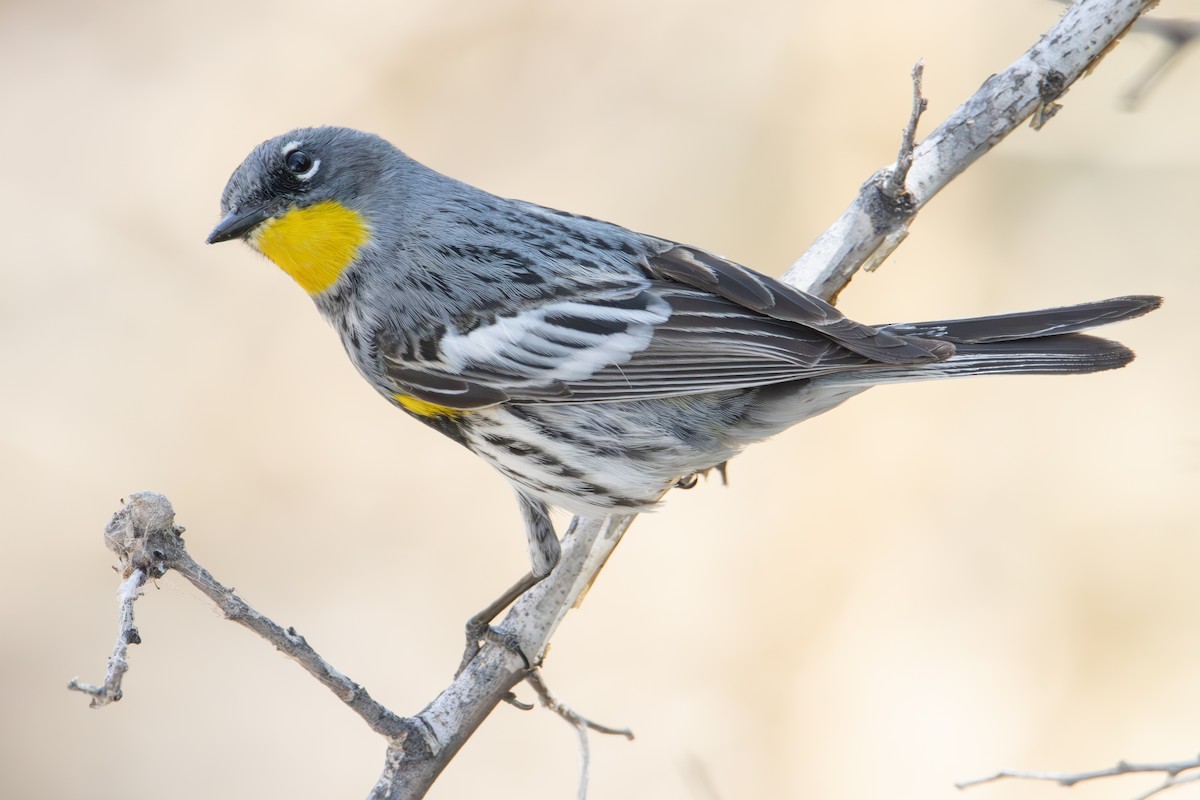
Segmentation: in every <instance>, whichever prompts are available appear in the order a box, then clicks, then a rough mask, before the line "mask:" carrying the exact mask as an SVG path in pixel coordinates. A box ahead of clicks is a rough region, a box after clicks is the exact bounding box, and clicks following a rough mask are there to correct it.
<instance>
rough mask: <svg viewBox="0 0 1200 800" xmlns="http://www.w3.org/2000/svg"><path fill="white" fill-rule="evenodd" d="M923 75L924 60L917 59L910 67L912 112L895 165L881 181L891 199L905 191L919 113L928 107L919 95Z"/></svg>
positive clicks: (915, 140) (919, 119) (900, 195)
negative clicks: (885, 178)
mask: <svg viewBox="0 0 1200 800" xmlns="http://www.w3.org/2000/svg"><path fill="white" fill-rule="evenodd" d="M924 77H925V62H924V61H923V60H922V61H918V62H917V63H916V64H914V65H913V68H912V83H913V97H912V101H913V102H912V114H911V115H909V118H908V124H907V125H905V126H904V135H903V136H902V137H901V139H900V154H899V155H898V156H896V166H895V168H894V169H893V170H892V172H891V174H890V175H888V177H887V180H885V181H884V182H883V193H884V194H885V195H887V196H888V197H890V198H892V199H893V200H899V199H900V198H901V197H902V196H903V195H904V193H905V187H904V183H905V181H907V180H908V170H909V168H911V167H912V162H913V148H914V147H915V146H916V142H917V123H919V122H920V121H921V115H922V114H924V113H925V109H926V108H928V107H929V101H928V100H926V99H925V98H924V97H922V96H921V79H922V78H924Z"/></svg>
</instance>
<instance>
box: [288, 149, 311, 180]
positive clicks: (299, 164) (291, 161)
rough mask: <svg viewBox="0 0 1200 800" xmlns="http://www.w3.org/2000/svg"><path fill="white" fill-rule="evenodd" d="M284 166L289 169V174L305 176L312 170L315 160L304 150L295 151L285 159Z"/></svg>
mask: <svg viewBox="0 0 1200 800" xmlns="http://www.w3.org/2000/svg"><path fill="white" fill-rule="evenodd" d="M283 164H284V166H286V167H287V168H288V172H291V173H292V174H294V175H303V174H304V173H306V172H308V171H309V170H310V169H312V165H313V160H312V159H311V158H309V156H308V153H306V152H304V151H303V150H293V151H292V152H290V153H288V154H287V155H286V156H284V157H283Z"/></svg>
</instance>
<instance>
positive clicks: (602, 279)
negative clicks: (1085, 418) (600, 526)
mask: <svg viewBox="0 0 1200 800" xmlns="http://www.w3.org/2000/svg"><path fill="white" fill-rule="evenodd" d="M221 215H222V218H221V220H220V222H219V223H218V224H217V225H216V227H215V228H214V229H213V231H212V232H211V234H209V236H208V239H207V241H208V242H209V243H215V242H223V241H228V240H234V239H241V240H243V241H244V242H245V243H247V244H248V245H250V246H251V247H252V248H253V249H255V250H257V251H258V252H260V253H261V254H262V255H264V256H266V257H267V259H269V260H270V261H272V262H274V263H275V264H276V265H278V266H279V267H280V268H281V269H282V270H283V271H284V272H285V273H287V274H288V275H289V276H291V277H292V278H293V279H294V280H295V282H296V283H298V284H299V285H300V287H301V288H303V289H304V291H305V292H307V293H308V294H309V296H310V297H311V298H312V300H313V302H314V303H315V305H316V307H317V309H318V311H319V312H320V314H321V315H322V316H323V317H324V318H325V319H326V320H327V321H328V322H329V323H331V324H332V326H333V328H334V329H335V330H336V332H337V334H338V335H339V336H340V338H341V341H342V344H343V345H344V347H345V350H346V353H347V355H348V356H349V358H350V360H351V361H352V362H353V364H354V366H355V367H356V368H357V369H358V371H359V373H361V375H362V377H363V378H365V379H366V381H367V382H368V383H369V384H370V385H371V386H372V387H373V388H374V389H375V390H376V391H377V392H378V393H379V394H380V395H382V396H383V398H384V399H385V400H387V401H388V402H389V403H391V404H392V405H394V406H396V407H397V408H399V409H400V410H402V411H404V412H406V413H407V414H408V415H410V416H412V417H415V418H417V419H418V420H420V421H421V422H423V423H425V424H426V425H429V426H431V427H432V428H434V429H436V430H437V431H439V432H441V433H442V434H444V435H446V436H447V437H449V438H450V439H452V440H453V441H455V442H457V443H458V444H460V445H463V446H465V447H466V448H467V449H469V450H471V451H472V452H473V453H475V454H476V455H478V456H480V457H482V458H483V459H484V460H485V461H486V462H487V463H489V464H490V465H491V466H492V467H494V468H495V469H496V470H498V471H499V472H500V473H501V475H503V477H504V478H506V479H507V481H508V482H509V483H510V484H511V485H512V487H513V489H514V490H515V493H516V497H517V505H518V508H519V510H520V515H521V518H522V520H523V524H524V529H525V534H526V542H527V545H528V550H529V559H530V570H529V572H528V573H527V574H526V575H524V576H522V577H521V578H520V579H519V580H518V581H517V582H516V583H515V584H514V585H513V586H512V587H511V588H510V589H509V590H508V591H506V592H505V593H504V594H503V595H501V596H500V597H499V598H497V600H496V601H495V602H494V603H492V604H490V605H489V606H488V607H487V608H486V609H484V610H483V611H482V612H480V614H478V615H476V616H475V617H473V618H472V620H471V621H470V622H469V623H468V626H467V639H468V651H469V652H470V651H471V647H470V645H471V642H472V641H474V642H476V643H478V641H479V637H480V636H481V635H482V631H483V630H484V629H486V627H487V624H488V623H489V622H490V620H491V619H493V618H494V616H495V615H496V614H498V613H499V612H500V611H502V610H503V608H504V607H506V606H507V605H508V604H509V603H511V602H512V601H513V600H515V599H516V598H517V597H519V596H520V595H521V594H523V593H524V592H525V591H527V590H528V589H529V588H531V587H532V586H534V585H536V584H537V583H538V582H539V581H540V580H542V579H543V578H545V577H546V576H547V575H548V574H550V572H551V571H552V570H553V568H554V566H555V564H556V563H557V562H558V560H559V556H560V544H559V539H558V536H557V534H556V532H555V529H554V526H553V524H552V522H551V518H550V510H551V508H560V509H564V510H566V511H568V512H570V513H572V514H575V515H578V516H582V517H593V518H595V517H605V516H609V515H612V514H634V513H639V512H643V511H648V510H652V509H654V508H655V507H656V506H658V505H659V503H660V501H661V500H662V498H663V496H664V495H665V494H666V493H667V492H668V491H669V490H670V489H672V488H674V487H676V486H688V485H689V484H691V483H694V481H695V476H696V475H700V474H705V473H707V472H708V471H709V470H712V469H714V468H721V469H722V470H723V469H724V465H725V464H726V463H727V462H728V461H729V460H730V459H731V458H733V457H734V456H736V455H737V454H738V453H739V452H741V451H742V450H743V449H744V448H745V447H747V446H748V445H751V444H753V443H755V442H759V441H762V440H764V439H767V438H769V437H771V436H773V435H775V434H777V433H779V432H781V431H783V430H785V429H787V428H789V427H791V426H792V425H795V424H797V423H799V422H802V421H804V420H806V419H809V418H811V417H813V416H816V415H818V414H821V413H824V412H826V411H828V410H830V409H832V408H834V407H836V406H838V405H840V404H841V403H843V402H845V401H846V400H848V399H850V398H851V397H853V396H855V395H858V394H860V393H862V392H863V391H865V390H866V389H869V388H871V387H872V386H877V385H880V384H888V383H899V382H908V381H922V380H932V379H941V378H953V377H970V376H976V375H1012V374H1071V373H1089V372H1097V371H1100V370H1108V369H1115V368H1118V367H1123V366H1125V365H1126V364H1128V363H1129V362H1130V361H1131V360H1132V359H1133V353H1132V352H1131V351H1130V350H1129V349H1128V348H1126V347H1125V346H1123V345H1121V344H1119V343H1116V342H1113V341H1109V340H1106V339H1102V338H1098V337H1095V336H1092V335H1088V334H1086V333H1082V332H1083V331H1085V330H1087V329H1090V328H1093V327H1097V326H1100V325H1106V324H1109V323H1114V322H1119V321H1122V320H1127V319H1131V318H1133V317H1137V316H1140V315H1142V314H1145V313H1147V312H1149V311H1152V310H1153V309H1155V308H1158V307H1159V305H1160V303H1161V298H1159V297H1155V296H1149V295H1136V296H1126V297H1116V298H1112V299H1107V300H1101V301H1096V302H1088V303H1081V304H1078V305H1073V306H1067V307H1062V308H1052V309H1043V310H1037V311H1027V312H1019V313H1008V314H999V315H994V316H984V317H976V318H967V319H951V320H940V321H933V322H914V323H890V324H882V325H866V324H862V323H859V322H855V321H853V320H851V319H849V318H847V317H846V316H845V315H844V314H842V313H841V312H840V311H839V310H838V309H836V308H835V307H834V306H832V305H831V304H829V303H827V302H825V301H824V300H822V299H820V298H818V297H815V296H813V295H810V294H807V293H805V292H803V291H800V290H798V289H795V288H792V287H791V286H788V285H786V284H784V283H783V282H781V281H779V280H776V279H774V278H771V277H768V276H767V275H764V274H761V273H759V272H756V271H754V270H752V269H750V268H748V267H745V266H742V265H741V264H738V263H736V262H734V261H731V260H729V259H726V258H723V257H721V256H719V255H717V254H715V253H713V252H711V251H708V250H705V249H703V248H700V247H695V246H691V245H686V244H681V243H677V242H673V241H670V240H667V239H663V238H660V237H657V236H650V235H646V234H642V233H637V232H635V231H633V230H630V229H627V228H624V227H621V226H619V225H616V224H613V223H610V222H605V221H602V220H599V219H594V218H591V217H587V216H582V215H578V214H571V213H567V212H565V211H559V210H555V209H552V208H547V207H544V206H540V205H536V204H533V203H529V202H525V201H521V200H513V199H506V198H503V197H499V196H496V195H493V194H491V193H489V192H486V191H484V190H482V189H479V188H476V187H474V186H471V185H469V184H466V183H463V182H460V181H458V180H455V179H453V178H450V177H447V176H445V175H442V174H440V173H438V172H436V171H434V170H433V169H431V168H429V167H426V166H424V165H423V164H421V163H419V162H417V161H416V160H414V159H412V158H410V157H409V156H407V155H405V154H404V153H403V152H402V151H400V150H399V149H398V148H396V147H395V146H393V145H392V144H390V143H389V142H388V141H386V140H385V139H383V138H381V137H379V136H377V135H374V134H371V133H364V132H361V131H357V130H353V129H350V128H343V127H330V126H324V127H312V128H299V129H296V130H292V131H289V132H287V133H284V134H282V135H280V136H276V137H274V138H271V139H268V140H267V141H265V142H263V143H261V144H259V145H258V146H257V147H255V148H254V149H253V150H252V151H251V152H250V154H249V155H248V156H247V157H246V158H245V160H244V161H243V162H242V163H241V165H240V166H238V167H237V169H236V170H234V172H233V174H232V175H231V177H230V178H229V181H228V183H227V184H226V186H225V189H224V191H223V193H222V195H221ZM466 660H467V658H466V657H464V664H465V663H466Z"/></svg>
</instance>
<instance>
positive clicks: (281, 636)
mask: <svg viewBox="0 0 1200 800" xmlns="http://www.w3.org/2000/svg"><path fill="white" fill-rule="evenodd" d="M183 530H184V529H183V528H182V527H181V526H179V525H176V524H175V510H174V509H173V508H172V507H171V503H170V501H169V500H167V498H165V497H163V496H162V495H160V494H154V493H153V492H138V493H136V494H132V495H130V496H129V499H128V501H127V502H126V503H125V504H124V506H123V507H122V508H121V509H120V510H119V511H118V512H117V513H116V514H114V515H113V518H112V520H111V521H110V522H109V524H108V526H107V527H106V528H105V530H104V539H105V543H106V544H107V545H108V548H109V549H110V550H112V551H113V552H114V553H116V554H117V558H118V559H119V561H120V567H121V572H122V574H123V575H124V576H125V582H124V583H123V584H121V593H120V594H121V612H120V625H121V632H120V636H119V638H118V641H117V647H116V649H115V650H114V651H113V656H112V658H110V659H109V674H108V677H106V678H105V681H104V684H103V685H102V686H100V687H95V686H89V685H87V684H82V683H80V682H79V681H77V680H72V681H71V682H70V683H69V684H68V688H71V689H75V690H77V691H82V692H87V693H88V694H90V695H92V706H93V707H97V706H101V705H105V704H107V703H109V702H115V701H117V700H119V699H121V677H122V676H123V675H124V673H125V672H126V671H127V670H128V669H129V664H128V661H127V660H126V658H125V652H126V648H127V645H129V644H137V643H139V642H141V637H140V636H139V634H138V632H137V628H136V627H134V623H133V602H134V600H135V599H137V596H138V594H139V589H140V588H141V586H142V585H143V584H144V583H145V582H146V580H147V579H148V578H150V577H154V578H158V577H161V576H162V575H164V574H166V572H167V571H169V570H175V571H176V572H178V573H179V574H180V575H182V576H183V577H184V578H186V579H187V580H188V581H189V582H191V583H192V585H194V586H196V587H197V588H198V589H200V591H201V592H203V593H204V594H205V595H206V596H207V597H208V598H209V599H210V600H212V601H213V602H214V603H216V605H217V607H218V608H220V609H221V610H222V611H223V612H224V613H225V617H226V618H227V619H231V620H233V621H235V622H237V623H239V624H241V625H244V626H246V627H247V628H249V629H250V630H252V631H254V632H255V633H257V634H258V635H259V636H261V637H263V638H264V639H266V640H267V641H269V642H270V643H271V644H273V645H275V647H276V648H277V649H279V650H280V651H282V652H283V653H284V654H286V655H288V656H290V657H291V658H293V659H295V660H296V662H297V663H299V664H300V665H301V666H302V667H304V668H305V669H306V670H308V672H309V674H311V675H312V676H313V677H314V678H316V679H317V680H319V681H320V682H321V683H322V684H324V685H325V686H326V687H327V688H328V689H329V690H330V691H332V692H333V693H334V694H336V695H337V696H338V697H339V698H341V700H342V701H343V702H344V703H346V705H348V706H349V707H350V708H351V709H353V710H354V711H355V712H356V713H357V714H358V715H359V716H361V717H362V718H363V720H365V721H366V723H367V725H369V726H370V727H371V730H373V731H375V732H376V733H380V734H382V735H384V736H386V737H389V738H392V739H394V738H398V737H407V734H409V733H411V732H412V730H413V727H414V724H413V722H412V721H411V720H406V719H404V718H402V717H399V716H397V715H396V714H394V713H392V712H391V711H389V710H388V709H386V708H384V707H383V706H381V705H380V704H379V703H377V702H376V701H375V700H373V699H372V698H371V696H370V695H369V694H368V693H367V691H366V690H365V689H363V688H362V687H361V686H359V685H358V684H357V683H355V682H353V681H352V680H350V679H349V678H348V677H346V676H345V675H343V674H342V673H340V672H338V671H337V670H336V669H334V668H333V667H332V666H331V665H330V664H329V663H328V662H327V661H325V659H323V658H321V656H319V655H318V654H317V652H316V651H315V650H313V648H312V647H310V646H309V644H308V642H306V641H305V640H304V637H303V636H301V635H300V634H298V633H296V631H295V629H293V628H288V629H286V630H285V629H284V628H283V627H281V626H280V625H277V624H276V623H275V622H273V621H271V620H270V619H268V618H266V617H265V616H263V615H262V614H260V613H259V612H258V611H255V610H254V609H253V608H252V607H251V606H250V604H249V603H247V602H246V601H245V600H243V599H242V598H241V597H239V596H238V595H237V594H236V593H235V592H234V591H233V590H232V589H229V588H227V587H225V586H223V585H221V584H220V583H219V582H218V581H217V580H216V579H215V578H214V577H213V576H212V574H211V573H209V571H208V570H206V569H204V568H203V567H201V566H200V565H199V564H197V563H196V562H195V561H194V560H193V559H192V557H191V556H190V555H188V552H187V549H186V547H185V546H184V542H183V537H182V534H183Z"/></svg>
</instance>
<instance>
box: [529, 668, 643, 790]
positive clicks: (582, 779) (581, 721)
mask: <svg viewBox="0 0 1200 800" xmlns="http://www.w3.org/2000/svg"><path fill="white" fill-rule="evenodd" d="M525 681H526V683H528V684H529V685H530V686H531V687H533V690H534V691H535V692H537V696H538V697H539V698H540V699H541V701H542V705H543V706H545V707H546V708H548V709H550V710H551V711H553V712H554V713H555V714H558V715H559V716H560V717H562V718H563V719H564V720H566V721H567V723H568V724H569V725H570V726H571V727H572V728H574V729H575V731H576V733H578V735H579V761H580V766H579V792H578V797H579V800H586V798H587V787H588V766H589V764H590V763H591V750H590V748H589V746H588V735H587V732H588V731H589V730H593V731H596V733H604V734H608V735H611V736H624V737H625V738H626V739H629V740H630V741H632V740H633V731H631V730H630V729H629V728H610V727H609V726H607V725H601V724H600V723H598V722H593V721H592V720H590V719H588V718H587V717H585V716H583V715H582V714H580V713H579V712H577V711H574V710H572V709H571V708H569V707H567V706H565V705H563V704H562V703H561V702H560V701H559V699H558V698H557V697H555V696H554V695H553V694H552V693H551V691H550V687H548V686H547V685H546V682H545V681H544V680H542V673H541V670H537V669H535V670H533V671H532V672H530V673H529V677H527V678H526V679H525Z"/></svg>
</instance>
